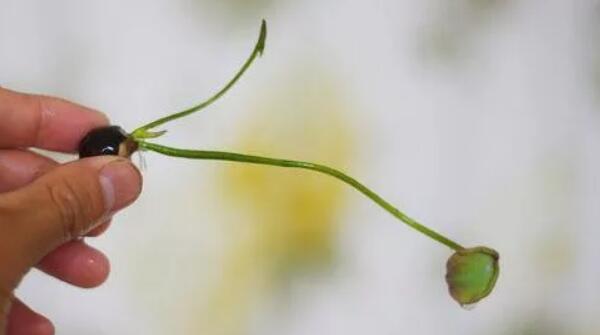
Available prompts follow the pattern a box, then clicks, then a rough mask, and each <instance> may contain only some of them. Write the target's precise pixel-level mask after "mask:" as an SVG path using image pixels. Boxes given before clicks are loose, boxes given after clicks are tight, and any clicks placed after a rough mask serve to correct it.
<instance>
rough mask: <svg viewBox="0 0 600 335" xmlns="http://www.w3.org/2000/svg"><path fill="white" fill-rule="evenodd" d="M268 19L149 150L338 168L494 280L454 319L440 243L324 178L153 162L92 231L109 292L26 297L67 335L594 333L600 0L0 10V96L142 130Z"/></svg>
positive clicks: (198, 2) (59, 288)
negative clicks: (138, 192)
mask: <svg viewBox="0 0 600 335" xmlns="http://www.w3.org/2000/svg"><path fill="white" fill-rule="evenodd" d="M262 18H266V19H267V21H268V27H269V36H268V40H267V47H266V50H265V53H264V56H263V57H262V58H261V59H259V60H258V61H257V62H256V63H255V65H254V66H253V67H252V68H251V69H250V71H249V72H248V73H247V75H246V76H245V77H244V78H243V79H242V80H241V82H240V83H239V85H237V86H236V87H235V88H234V89H233V90H232V91H231V92H230V93H229V94H228V95H227V96H226V97H225V98H224V99H223V100H221V101H219V102H218V103H217V104H215V105H214V106H211V107H210V109H208V110H206V111H204V112H202V113H199V114H198V115H194V116H193V117H190V118H188V119H186V120H185V121H181V122H175V123H173V124H169V125H168V127H167V128H168V130H169V134H168V136H166V137H164V138H161V140H162V141H161V142H162V143H165V144H170V145H173V146H180V147H188V148H206V149H220V150H236V151H244V152H248V153H256V154H265V155H271V156H280V157H287V158H295V159H303V160H309V161H317V162H322V163H326V164H330V165H333V166H337V167H340V168H341V169H342V170H344V171H347V172H349V173H350V174H351V175H353V176H355V177H357V178H358V179H359V180H361V181H364V182H365V183H366V184H367V185H369V186H371V187H372V188H373V189H375V190H377V191H378V192H380V193H381V194H382V195H383V196H384V197H386V198H387V199H389V200H390V201H391V202H392V203H394V204H397V205H398V206H399V207H400V208H401V209H403V210H405V211H406V212H407V213H409V214H410V215H412V216H414V217H415V218H417V219H419V220H420V221H422V222H424V223H426V224H428V225H430V226H431V227H433V228H435V229H438V230H440V231H442V232H444V233H446V234H448V235H449V236H450V237H452V238H454V239H456V240H458V241H459V242H461V243H463V244H465V245H468V246H475V245H480V244H485V245H489V246H491V247H494V248H496V249H497V250H498V251H499V252H500V254H501V275H500V279H499V281H498V284H497V287H496V290H495V291H494V292H493V294H492V295H491V296H490V297H489V298H488V299H486V300H484V301H483V302H481V303H480V304H479V305H478V306H476V308H475V309H474V310H471V311H465V310H463V309H461V308H460V307H459V306H458V305H457V304H456V303H455V302H454V301H453V300H452V299H451V298H450V296H449V295H448V293H447V288H446V284H445V282H444V273H445V268H444V266H445V262H446V259H447V258H448V257H449V256H450V251H449V250H448V249H447V248H445V247H443V246H441V245H438V244H435V243H432V241H430V240H429V239H427V238H425V237H423V236H421V235H418V234H416V233H415V232H413V231H411V230H409V229H408V228H407V227H406V226H404V225H402V224H399V223H398V222H397V221H396V220H394V219H393V218H392V217H391V216H390V215H388V214H387V213H385V212H383V211H382V210H380V209H379V208H378V207H376V206H375V205H374V204H372V203H371V202H370V201H367V200H366V198H364V197H363V196H361V195H360V194H358V193H357V192H355V191H353V190H351V189H349V188H348V187H345V186H343V185H341V184H340V183H339V182H335V181H332V180H330V179H329V178H327V177H323V176H320V175H315V174H313V173H310V172H302V171H286V170H282V169H278V168H269V167H255V166H245V165H239V164H232V163H219V162H199V161H186V160H177V159H172V158H167V157H161V156H158V155H156V154H151V153H147V154H146V155H145V159H146V162H147V166H148V167H147V169H146V170H145V172H144V176H145V185H144V191H143V194H142V196H141V198H140V199H139V201H138V202H137V203H136V204H135V205H133V206H132V207H131V208H129V209H128V210H126V211H124V212H123V213H121V214H119V215H118V217H117V218H116V219H115V222H114V224H113V226H112V228H111V230H110V231H109V232H107V233H106V234H105V235H103V236H102V237H100V238H97V239H89V243H91V244H93V245H94V246H97V247H99V248H100V249H102V250H104V251H105V252H106V253H107V254H108V255H109V256H110V257H111V259H112V266H113V268H112V274H111V277H110V279H109V281H108V282H107V283H106V284H105V285H104V286H102V287H101V288H99V289H96V290H91V291H86V290H80V289H76V288H73V287H70V286H68V285H66V284H63V283H60V282H58V281H56V280H53V279H49V278H47V277H45V276H43V275H41V274H39V273H36V272H34V273H32V274H31V275H30V276H29V277H28V278H27V279H26V280H25V282H24V283H23V284H22V286H21V288H20V289H19V291H18V294H19V295H20V296H22V297H23V298H24V299H25V300H26V301H27V302H28V303H30V304H31V306H32V307H34V308H35V309H37V310H39V311H40V312H43V313H45V314H46V315H48V316H49V317H51V318H52V319H53V320H54V321H55V323H56V326H57V329H58V333H59V334H68V335H70V334H90V335H100V334H218V335H221V334H222V335H240V334H344V335H348V334H461V335H464V334H493V335H504V334H511V335H512V334H523V335H525V334H526V335H537V334H544V335H562V334H569V335H588V334H589V335H591V334H599V333H600V319H599V318H598V315H600V285H599V283H600V263H599V260H598V257H599V256H600V244H598V243H597V241H598V236H600V177H599V172H598V171H600V44H599V43H598V41H599V40H600V1H597V0H594V1H593V0H575V1H567V0H543V1H541V0H540V1H535V0H504V1H501V0H454V1H446V0H420V1H398V0H381V1H333V0H318V1H317V0H306V1H291V0H279V1H273V0H221V1H214V0H159V1H141V0H137V1H117V0H108V1H76V0H58V1H29V0H25V1H23V0H2V1H1V2H0V85H2V86H6V87H8V88H12V89H15V90H21V91H28V92H38V93H46V94H51V95H56V96H61V97H65V98H68V99H71V100H74V101H77V102H80V103H83V104H85V105H89V106H92V107H95V108H97V109H100V110H102V111H104V112H105V113H107V114H108V115H109V116H110V118H111V119H112V120H113V122H114V123H116V124H119V125H122V126H124V127H125V128H127V129H129V130H131V129H133V128H134V127H136V126H139V125H141V124H142V123H145V122H148V121H150V120H153V119H155V118H158V117H160V116H163V115H165V114H166V113H169V112H173V111H176V110H179V109H183V108H185V107H188V106H189V105H191V104H192V103H194V102H197V101H199V100H202V99H203V98H205V97H207V96H209V95H210V94H212V93H213V92H215V90H216V89H218V88H219V87H221V86H222V85H223V83H225V82H226V81H227V80H228V79H229V78H230V77H231V75H232V74H233V73H234V72H235V71H236V70H237V68H238V67H239V65H240V64H241V62H242V61H243V60H244V59H245V57H246V56H247V55H248V53H249V52H250V49H251V48H252V46H253V43H254V42H255V39H256V37H257V34H258V28H259V24H260V20H261V19H262ZM62 158H63V159H64V157H62ZM69 158H70V159H73V158H74V157H69Z"/></svg>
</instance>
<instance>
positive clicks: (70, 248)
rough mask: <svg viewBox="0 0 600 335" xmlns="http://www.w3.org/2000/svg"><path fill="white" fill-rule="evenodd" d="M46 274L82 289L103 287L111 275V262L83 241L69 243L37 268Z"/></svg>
mask: <svg viewBox="0 0 600 335" xmlns="http://www.w3.org/2000/svg"><path fill="white" fill-rule="evenodd" d="M37 267H38V268H39V269H40V270H42V271H44V272H45V273H47V274H49V275H51V276H53V277H55V278H58V279H60V280H62V281H64V282H67V283H69V284H72V285H75V286H78V287H81V288H94V287H98V286H100V285H102V284H103V283H104V282H105V281H106V279H107V278H108V276H109V274H110V261H109V260H108V258H107V257H106V256H105V255H104V253H102V252H101V251H99V250H97V249H95V248H92V247H91V246H89V245H87V244H85V243H84V242H83V241H81V240H80V241H73V242H68V243H66V244H64V245H62V246H60V247H58V248H57V249H55V250H54V251H52V252H51V253H50V254H48V255H47V256H46V257H44V259H42V261H41V262H40V263H39V264H38V266H37Z"/></svg>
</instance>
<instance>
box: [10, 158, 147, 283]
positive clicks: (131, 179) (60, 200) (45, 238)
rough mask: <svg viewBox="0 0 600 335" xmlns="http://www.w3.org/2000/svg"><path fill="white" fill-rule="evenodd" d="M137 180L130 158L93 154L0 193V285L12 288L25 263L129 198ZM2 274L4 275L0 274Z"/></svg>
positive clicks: (85, 228)
mask: <svg viewBox="0 0 600 335" xmlns="http://www.w3.org/2000/svg"><path fill="white" fill-rule="evenodd" d="M141 183H142V178H141V175H140V173H139V171H138V170H137V169H136V168H135V166H134V165H133V164H131V162H130V161H129V160H126V159H123V158H119V157H115V156H104V157H92V158H87V159H83V160H79V161H76V162H73V163H69V164H65V165H62V166H60V167H57V168H55V169H53V170H51V171H50V172H49V173H47V174H45V175H44V176H42V177H40V178H38V179H37V180H36V181H35V182H33V183H31V184H30V185H28V186H26V187H24V188H21V189H19V190H17V191H14V192H10V193H5V194H2V195H0V270H1V271H0V285H1V286H4V285H8V287H7V286H4V287H0V288H4V289H7V288H8V289H10V288H15V287H16V284H18V282H19V281H20V279H21V277H22V276H23V275H24V274H25V273H26V272H27V271H28V270H29V268H30V267H32V266H34V265H35V264H36V263H38V262H39V261H40V260H41V259H42V257H44V256H45V255H46V254H48V253H49V252H50V251H52V250H53V249H55V248H56V247H58V246H59V245H61V244H63V243H65V242H67V241H69V240H71V239H74V238H77V237H79V236H82V235H83V234H85V233H86V232H88V231H89V230H91V229H92V228H94V227H95V226H96V225H97V224H99V223H101V222H102V221H104V220H105V219H107V218H108V217H109V216H110V215H111V214H112V213H113V212H114V211H117V210H119V209H121V208H123V207H125V206H127V205H129V204H130V203H131V202H133V201H134V200H135V199H136V198H137V197H138V195H139V193H140V191H141ZM3 277H4V278H3Z"/></svg>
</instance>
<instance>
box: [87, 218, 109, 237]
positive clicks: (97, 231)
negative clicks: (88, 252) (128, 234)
mask: <svg viewBox="0 0 600 335" xmlns="http://www.w3.org/2000/svg"><path fill="white" fill-rule="evenodd" d="M110 223H111V220H108V221H106V222H104V223H101V224H100V225H99V226H97V227H96V228H94V229H92V230H90V231H89V232H88V233H87V234H85V236H87V237H98V236H100V235H102V234H104V232H106V231H107V230H108V228H109V227H110Z"/></svg>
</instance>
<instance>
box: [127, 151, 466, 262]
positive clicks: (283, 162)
mask: <svg viewBox="0 0 600 335" xmlns="http://www.w3.org/2000/svg"><path fill="white" fill-rule="evenodd" d="M138 144H139V148H140V149H142V150H150V151H154V152H157V153H160V154H163V155H167V156H173V157H183V158H192V159H206V160H220V161H232V162H244V163H253V164H262V165H272V166H281V167H289V168H298V169H306V170H313V171H317V172H321V173H324V174H327V175H329V176H332V177H334V178H337V179H339V180H341V181H343V182H344V183H346V184H348V185H350V186H352V187H353V188H354V189H356V190H358V191H359V192H361V193H362V194H364V195H365V196H367V197H368V198H369V199H371V200H373V201H374V202H375V203H376V204H378V205H379V206H381V207H382V208H383V209H385V210H386V211H387V212H389V213H390V214H392V215H393V216H395V217H396V218H398V219H400V220H401V221H402V222H404V223H406V224H407V225H409V226H410V227H412V228H414V229H416V230H417V231H419V232H421V233H423V234H425V235H427V236H429V237H430V238H432V239H434V240H436V241H438V242H440V243H442V244H444V245H446V246H448V247H449V248H451V249H453V250H455V251H456V250H461V249H464V248H463V247H462V246H461V245H460V244H458V243H456V242H454V241H452V240H450V239H448V238H446V237H444V236H442V235H441V234H439V233H437V232H436V231H434V230H432V229H429V228H427V227H425V226H424V225H422V224H420V223H418V222H417V221H415V220H414V219H412V218H411V217H409V216H408V215H406V214H404V213H402V212H401V211H400V210H399V209H397V208H396V207H394V206H393V205H392V204H390V203H389V202H387V201H386V200H384V199H383V198H382V197H380V196H379V195H378V194H377V193H375V192H373V191H371V190H370V189H369V188H368V187H366V186H365V185H363V184H361V183H360V182H358V181H357V180H356V179H354V178H352V177H350V176H348V175H346V174H344V173H343V172H340V171H338V170H336V169H333V168H330V167H328V166H325V165H321V164H314V163H309V162H302V161H293V160H287V159H277V158H269V157H261V156H252V155H244V154H239V153H233V152H223V151H205V150H186V149H177V148H171V147H167V146H163V145H160V144H155V143H148V142H145V141H139V142H138Z"/></svg>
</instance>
